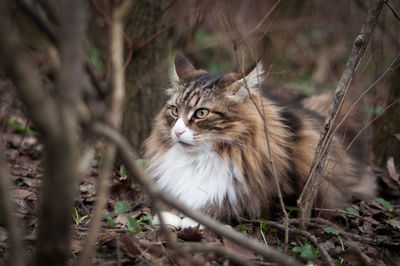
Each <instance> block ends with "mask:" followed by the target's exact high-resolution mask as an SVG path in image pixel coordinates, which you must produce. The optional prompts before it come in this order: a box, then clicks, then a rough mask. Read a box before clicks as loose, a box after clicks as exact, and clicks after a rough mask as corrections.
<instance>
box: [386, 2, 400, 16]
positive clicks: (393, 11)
mask: <svg viewBox="0 0 400 266" xmlns="http://www.w3.org/2000/svg"><path fill="white" fill-rule="evenodd" d="M385 5H387V6H388V7H389V9H390V11H392V13H393V16H394V17H395V18H397V20H398V21H400V15H399V13H397V11H396V9H394V8H393V6H392V4H390V3H389V0H385Z"/></svg>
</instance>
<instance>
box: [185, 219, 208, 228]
mask: <svg viewBox="0 0 400 266" xmlns="http://www.w3.org/2000/svg"><path fill="white" fill-rule="evenodd" d="M198 225H199V222H196V221H195V220H193V219H191V218H189V217H184V218H183V219H182V221H181V228H182V229H185V228H189V227H196V226H198ZM200 229H204V225H200Z"/></svg>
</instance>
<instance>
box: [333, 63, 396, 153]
mask: <svg viewBox="0 0 400 266" xmlns="http://www.w3.org/2000/svg"><path fill="white" fill-rule="evenodd" d="M399 58H400V56H397V57H396V58H395V59H394V60H393V61H392V63H391V64H390V65H389V66H388V67H387V69H386V70H385V71H384V72H383V73H382V75H381V76H380V77H379V78H378V79H377V80H375V81H374V82H373V83H372V84H371V85H370V86H369V87H368V88H367V89H366V90H365V91H364V92H363V93H362V94H361V95H360V96H359V97H358V98H357V100H356V101H355V102H354V103H353V104H352V105H351V106H350V108H349V110H348V111H347V113H346V114H345V115H344V116H343V118H342V120H340V122H339V123H338V124H337V126H336V127H335V129H334V130H333V133H332V134H335V133H336V131H337V130H338V129H339V128H340V126H341V125H342V123H343V122H344V121H345V120H346V119H347V117H348V116H349V115H350V113H351V111H352V110H353V109H354V107H355V106H356V105H357V104H358V102H359V101H360V100H361V99H362V98H363V97H364V96H365V95H366V94H367V93H368V92H369V91H370V90H371V89H372V88H373V87H375V85H376V84H378V83H379V82H380V81H381V80H382V79H383V77H384V76H385V75H386V74H387V73H388V72H389V71H393V69H392V67H393V65H394V63H395V62H396V61H397V59H399ZM353 141H354V140H353ZM353 141H352V142H353ZM346 151H347V149H346Z"/></svg>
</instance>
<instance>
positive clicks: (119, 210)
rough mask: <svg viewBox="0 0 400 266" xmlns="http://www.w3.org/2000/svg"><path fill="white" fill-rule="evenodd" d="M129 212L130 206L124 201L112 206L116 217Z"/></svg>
mask: <svg viewBox="0 0 400 266" xmlns="http://www.w3.org/2000/svg"><path fill="white" fill-rule="evenodd" d="M130 210H131V205H130V204H129V203H128V202H126V201H124V200H123V201H117V202H116V203H115V204H114V213H115V214H116V215H119V214H125V213H127V212H129V211H130Z"/></svg>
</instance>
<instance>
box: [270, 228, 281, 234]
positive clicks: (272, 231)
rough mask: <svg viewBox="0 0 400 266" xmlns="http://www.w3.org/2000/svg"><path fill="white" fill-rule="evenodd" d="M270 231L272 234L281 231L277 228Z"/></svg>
mask: <svg viewBox="0 0 400 266" xmlns="http://www.w3.org/2000/svg"><path fill="white" fill-rule="evenodd" d="M269 231H270V232H271V233H278V232H279V229H278V228H275V227H272V228H271V229H269Z"/></svg>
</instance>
